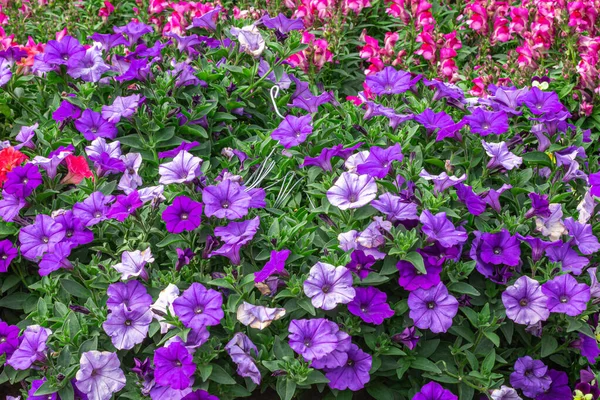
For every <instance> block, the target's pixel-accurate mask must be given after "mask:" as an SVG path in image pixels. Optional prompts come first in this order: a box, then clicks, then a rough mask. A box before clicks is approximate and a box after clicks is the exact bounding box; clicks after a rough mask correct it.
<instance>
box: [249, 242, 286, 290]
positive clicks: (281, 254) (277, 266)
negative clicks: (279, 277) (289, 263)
mask: <svg viewBox="0 0 600 400" xmlns="http://www.w3.org/2000/svg"><path fill="white" fill-rule="evenodd" d="M291 253H292V252H291V251H290V250H287V249H285V250H280V251H277V250H273V251H271V257H270V258H269V261H267V263H266V264H265V266H264V267H263V268H262V269H261V270H260V271H257V272H255V273H254V282H255V283H260V282H264V281H265V280H266V279H267V278H268V277H269V276H271V275H274V274H282V273H283V272H284V268H285V261H286V260H287V259H288V257H289V256H290V254H291Z"/></svg>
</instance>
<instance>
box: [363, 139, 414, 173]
mask: <svg viewBox="0 0 600 400" xmlns="http://www.w3.org/2000/svg"><path fill="white" fill-rule="evenodd" d="M403 158H404V156H403V155H402V148H401V147H400V144H398V143H396V144H395V145H393V146H390V147H388V148H386V149H382V148H381V147H377V146H373V147H371V148H370V150H369V156H368V157H367V159H366V160H365V162H364V163H362V164H359V165H358V168H357V172H358V174H359V175H365V174H366V175H369V176H371V177H373V178H379V179H382V178H385V177H386V175H387V174H389V172H390V169H391V166H392V162H393V161H398V162H401V161H402V160H403Z"/></svg>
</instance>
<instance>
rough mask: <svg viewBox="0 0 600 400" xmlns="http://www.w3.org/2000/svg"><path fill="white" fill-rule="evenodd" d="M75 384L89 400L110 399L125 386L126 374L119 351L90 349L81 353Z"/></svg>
mask: <svg viewBox="0 0 600 400" xmlns="http://www.w3.org/2000/svg"><path fill="white" fill-rule="evenodd" d="M75 379H76V380H77V381H76V383H75V386H77V389H79V390H80V391H81V392H83V393H84V394H86V395H87V398H88V400H110V399H111V398H112V395H113V393H116V392H118V391H120V390H121V389H123V388H124V387H125V374H124V373H123V370H122V369H121V362H120V361H119V357H118V356H117V353H110V352H108V351H102V352H101V351H95V350H94V351H88V352H85V353H83V354H82V355H81V359H80V361H79V371H77V375H75Z"/></svg>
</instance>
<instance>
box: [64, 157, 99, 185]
mask: <svg viewBox="0 0 600 400" xmlns="http://www.w3.org/2000/svg"><path fill="white" fill-rule="evenodd" d="M64 160H65V163H66V164H67V170H68V173H67V175H65V176H64V177H63V178H62V179H61V181H60V183H62V184H67V185H68V184H73V185H79V184H80V183H81V182H82V181H83V180H84V179H85V178H92V179H94V174H93V173H92V171H91V170H90V167H89V165H88V162H87V160H86V159H85V157H84V156H74V155H73V154H68V155H67V156H66V157H65V159H64Z"/></svg>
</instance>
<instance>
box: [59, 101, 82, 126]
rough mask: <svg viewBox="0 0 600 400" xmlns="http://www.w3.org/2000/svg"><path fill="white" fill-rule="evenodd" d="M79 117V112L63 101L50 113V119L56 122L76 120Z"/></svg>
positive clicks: (76, 108)
mask: <svg viewBox="0 0 600 400" xmlns="http://www.w3.org/2000/svg"><path fill="white" fill-rule="evenodd" d="M80 115H81V110H80V109H79V108H78V107H76V106H74V105H73V104H71V103H69V102H68V101H67V100H63V101H62V102H61V103H60V106H58V108H57V109H56V111H54V112H53V113H52V119H53V120H55V121H56V122H63V121H68V120H71V119H77V118H79V116H80Z"/></svg>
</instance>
